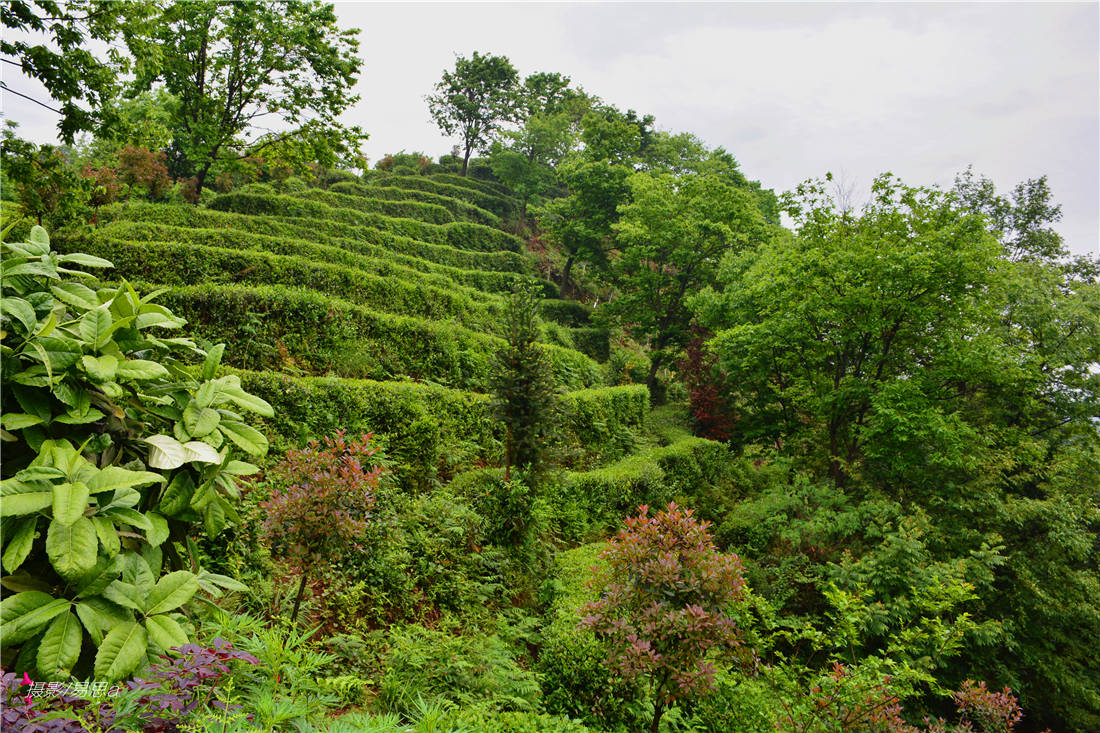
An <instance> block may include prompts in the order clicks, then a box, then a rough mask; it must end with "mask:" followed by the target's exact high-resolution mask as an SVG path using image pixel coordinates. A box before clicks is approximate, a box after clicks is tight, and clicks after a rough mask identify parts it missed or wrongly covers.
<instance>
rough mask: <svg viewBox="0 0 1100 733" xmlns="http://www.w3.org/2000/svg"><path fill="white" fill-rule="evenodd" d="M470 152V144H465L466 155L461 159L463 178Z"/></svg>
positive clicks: (467, 166) (468, 164)
mask: <svg viewBox="0 0 1100 733" xmlns="http://www.w3.org/2000/svg"><path fill="white" fill-rule="evenodd" d="M471 152H472V151H471V148H470V146H469V145H467V146H466V157H464V158H463V159H462V176H463V177H464V178H465V176H466V169H467V168H469V167H470V153H471Z"/></svg>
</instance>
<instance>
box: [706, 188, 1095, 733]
mask: <svg viewBox="0 0 1100 733" xmlns="http://www.w3.org/2000/svg"><path fill="white" fill-rule="evenodd" d="M873 194H874V199H873V200H872V202H871V203H870V205H869V206H868V207H867V208H866V209H865V210H864V211H863V212H861V213H859V214H855V213H853V212H851V211H840V210H838V209H837V208H836V206H835V205H834V204H833V203H832V202H831V201H830V200H829V199H828V197H827V196H826V195H825V187H824V183H823V182H817V183H812V184H808V185H804V186H802V187H800V188H799V190H798V196H791V197H788V198H787V200H786V202H785V203H786V206H787V208H788V212H789V213H790V214H791V215H792V217H793V218H794V220H795V222H796V230H795V233H794V236H793V237H790V238H777V239H775V240H773V241H772V242H771V243H770V244H769V245H768V246H766V247H764V248H762V249H761V250H760V251H759V252H757V253H753V254H750V255H745V256H741V257H731V258H730V259H728V260H727V261H726V262H725V263H724V265H723V268H722V272H721V273H720V280H721V282H722V284H723V287H722V289H721V290H720V291H719V292H712V293H709V294H706V295H704V296H701V297H700V298H699V299H698V300H697V309H698V312H699V314H700V317H701V319H702V320H703V322H704V323H705V324H706V325H707V326H709V327H710V328H712V329H713V330H714V331H715V333H716V336H715V338H714V339H713V340H712V341H711V344H710V345H711V348H712V349H713V350H714V352H715V353H716V354H717V355H718V357H719V361H720V363H721V365H722V367H723V368H724V370H725V372H726V374H727V375H728V383H729V384H731V385H734V394H733V398H734V399H735V400H736V401H737V404H738V406H739V410H740V414H739V419H738V421H737V424H736V428H735V432H736V433H737V435H736V436H735V441H736V442H738V443H760V444H765V445H772V446H778V447H779V450H780V451H781V452H782V453H784V454H786V455H787V456H789V458H790V459H791V460H793V461H795V462H796V463H797V464H798V465H800V466H801V467H802V468H804V469H806V470H808V471H809V472H811V474H813V475H815V476H816V477H827V478H828V484H829V485H831V486H832V488H833V492H834V493H835V495H836V501H838V502H840V503H841V504H847V505H849V510H850V511H851V512H852V513H853V514H851V515H849V518H848V520H847V521H846V522H841V521H837V522H836V526H837V528H841V527H847V530H848V537H847V538H836V539H839V540H840V541H839V542H837V541H833V540H831V541H829V542H828V543H827V545H826V546H828V547H831V548H833V551H834V552H840V551H841V550H847V551H849V552H850V553H851V554H852V555H853V557H854V558H856V559H857V562H856V564H855V565H853V566H852V571H853V572H856V571H855V568H857V567H860V566H861V565H862V566H863V568H864V569H863V570H862V571H859V572H865V573H867V575H866V576H865V577H877V578H881V579H883V581H880V582H885V581H888V580H889V579H890V578H898V577H909V576H910V575H912V573H913V572H914V571H913V570H906V571H903V570H901V569H900V568H898V567H897V566H896V565H894V564H891V565H887V566H886V568H885V569H884V567H883V566H882V565H879V563H880V562H882V561H883V560H889V559H890V558H891V557H893V558H895V559H894V560H893V561H891V562H892V563H896V559H897V558H903V557H905V556H909V557H919V556H920V555H921V554H923V555H925V556H926V558H927V563H928V564H933V563H948V564H951V563H958V564H960V565H968V564H969V565H970V566H971V575H969V576H968V577H967V578H966V580H967V581H969V582H971V583H973V585H974V586H975V588H976V591H977V595H978V597H977V598H976V599H974V600H973V601H972V602H971V603H970V604H969V606H968V610H969V611H970V612H971V613H972V614H973V616H974V618H975V620H977V621H980V622H982V624H983V628H988V626H986V623H987V622H989V621H994V622H996V624H997V625H996V628H997V629H998V631H997V633H995V634H985V635H983V636H980V637H975V639H974V640H973V644H972V648H971V649H970V650H968V660H967V664H963V663H962V662H961V661H960V662H959V663H957V664H956V665H954V666H953V667H952V669H951V671H950V674H951V675H954V677H955V678H956V679H955V681H956V683H959V682H961V681H962V680H964V679H966V677H968V676H970V677H982V678H985V679H988V680H995V681H996V683H997V684H1008V685H1010V686H1012V687H1013V689H1016V690H1018V691H1019V693H1020V698H1021V701H1022V702H1023V704H1024V707H1025V709H1028V710H1030V711H1032V715H1033V716H1034V718H1033V719H1034V720H1035V721H1036V722H1037V724H1038V725H1039V727H1042V725H1051V726H1054V727H1059V728H1072V729H1089V728H1091V727H1095V725H1096V724H1097V721H1098V720H1100V698H1098V696H1097V695H1096V694H1094V693H1093V692H1092V691H1093V690H1095V689H1098V688H1100V685H1098V682H1100V679H1098V676H1097V675H1098V671H1097V670H1096V669H1095V665H1090V663H1089V662H1088V661H1087V656H1088V655H1087V653H1086V652H1084V651H1083V650H1082V648H1081V645H1080V644H1079V641H1078V639H1079V638H1081V636H1082V635H1084V636H1088V637H1092V636H1096V635H1100V603H1098V602H1097V601H1096V599H1097V598H1098V597H1100V593H1098V591H1100V576H1098V573H1097V572H1096V567H1097V555H1096V553H1097V547H1096V544H1095V542H1094V539H1095V536H1096V534H1097V532H1098V530H1100V511H1098V508H1097V504H1096V495H1095V486H1096V484H1097V480H1098V478H1100V436H1098V434H1097V431H1096V426H1095V422H1094V421H1095V415H1096V414H1098V413H1100V374H1097V373H1096V371H1095V368H1094V365H1095V364H1096V363H1097V361H1098V360H1100V289H1098V286H1097V283H1096V277H1095V275H1096V264H1095V263H1090V262H1070V263H1059V262H1043V261H1042V260H1041V259H1036V258H1032V257H1024V258H1020V259H1019V260H1018V261H1014V257H1015V253H1014V251H1013V249H1012V248H1010V247H1005V245H1004V244H1002V243H1001V242H998V241H997V238H996V237H995V236H993V235H991V234H990V233H989V231H987V227H988V226H989V223H988V220H987V219H986V218H984V217H983V216H979V215H977V214H975V213H973V211H972V209H971V208H970V207H968V206H966V205H964V204H963V203H961V202H960V198H959V195H958V194H957V193H945V192H943V191H939V190H929V189H920V188H911V187H907V186H904V185H902V184H901V183H899V182H898V181H896V180H895V179H893V178H891V177H889V176H885V177H882V178H880V179H879V180H877V181H876V182H875V184H874V187H873ZM997 231H998V233H999V235H1000V236H1004V237H1013V236H1014V235H1013V234H1012V233H1011V232H1008V233H1005V232H1003V231H1001V230H997ZM879 500H886V501H888V502H893V503H895V504H894V506H895V507H896V509H895V510H893V511H895V512H901V513H902V514H908V515H913V516H925V515H926V516H927V517H928V521H929V526H930V527H931V528H934V529H932V530H929V531H928V532H927V537H926V538H924V539H922V540H920V543H919V544H917V543H915V541H914V540H913V539H912V538H909V539H907V540H906V541H905V542H904V543H900V542H899V543H897V544H896V545H895V549H892V550H888V551H886V548H885V547H884V548H882V549H883V550H884V551H885V554H884V555H883V556H882V557H881V558H876V555H877V554H878V550H876V549H875V546H876V545H877V543H868V541H867V540H868V539H869V535H870V534H871V532H872V531H874V532H881V531H882V530H881V529H875V530H872V526H873V525H871V524H870V523H869V522H868V521H867V519H866V518H864V519H860V520H859V523H857V524H851V523H850V522H851V520H852V519H853V518H854V517H859V516H864V517H866V516H867V514H866V513H867V512H868V509H869V507H870V506H871V502H873V501H879ZM819 514H820V512H818V511H814V512H811V516H809V517H807V518H806V519H805V520H804V522H803V521H802V520H799V521H795V522H791V523H790V527H789V528H788V529H787V530H784V531H785V532H786V534H785V535H784V539H783V542H784V543H786V542H788V541H789V535H791V533H796V532H798V531H802V530H799V529H796V528H797V527H798V526H799V525H803V526H804V527H805V528H806V529H809V528H812V527H813V526H816V525H819V524H820V521H819V520H818V519H817V516H818V515H819ZM817 547H818V548H820V547H821V545H820V544H819V545H817ZM918 551H919V552H918ZM815 552H816V553H818V556H819V557H822V553H821V550H820V549H819V550H815ZM825 557H828V555H825ZM983 557H984V558H986V559H987V560H988V562H983V563H979V564H978V565H974V564H973V561H974V560H975V559H979V558H983ZM837 560H838V561H839V559H837ZM822 562H824V560H822ZM983 564H984V565H985V569H984V570H983V569H982V567H981V566H982V565H983ZM876 565H877V567H876ZM885 590H886V592H885V593H884V599H888V598H890V597H893V598H895V599H900V598H903V597H904V595H905V589H904V588H902V587H895V588H893V589H890V588H888V586H887V587H886V588H885ZM883 603H884V604H885V608H884V610H886V616H887V618H890V617H892V616H893V615H895V614H896V613H900V612H901V610H902V609H903V607H904V604H903V603H897V601H890V600H884V601H883ZM803 610H804V611H805V610H806V609H803ZM1004 648H1011V649H1013V650H1014V652H1013V654H1012V655H1011V657H1008V656H1006V655H1004V654H1003V653H1002V652H1001V651H1000V650H1002V649H1004Z"/></svg>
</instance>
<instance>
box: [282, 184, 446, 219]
mask: <svg viewBox="0 0 1100 733" xmlns="http://www.w3.org/2000/svg"><path fill="white" fill-rule="evenodd" d="M344 185H353V184H349V183H345V184H344ZM298 197H299V198H303V199H307V200H309V201H320V202H321V203H323V204H328V205H329V206H332V207H335V208H342V209H357V210H359V211H366V212H371V213H376V214H384V215H386V216H392V217H396V218H401V219H417V220H419V221H425V222H428V223H429V224H448V223H450V222H452V221H454V220H455V218H454V215H453V214H451V212H450V211H449V210H447V209H446V208H444V207H442V206H439V205H438V204H427V203H423V202H421V201H411V200H398V201H392V200H387V199H381V198H364V197H363V196H349V195H348V194H345V193H339V192H335V191H322V190H320V189H313V190H311V191H305V192H303V193H301V194H298Z"/></svg>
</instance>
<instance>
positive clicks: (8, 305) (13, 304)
mask: <svg viewBox="0 0 1100 733" xmlns="http://www.w3.org/2000/svg"><path fill="white" fill-rule="evenodd" d="M0 312H3V313H7V314H8V315H9V316H11V317H12V318H14V319H15V320H17V321H19V322H20V323H21V324H23V328H24V329H25V330H26V331H27V333H34V327H35V326H37V325H38V316H37V315H36V314H35V312H34V306H32V305H31V304H30V303H28V302H27V301H25V300H23V299H22V298H16V297H14V296H11V297H7V298H3V299H2V300H0Z"/></svg>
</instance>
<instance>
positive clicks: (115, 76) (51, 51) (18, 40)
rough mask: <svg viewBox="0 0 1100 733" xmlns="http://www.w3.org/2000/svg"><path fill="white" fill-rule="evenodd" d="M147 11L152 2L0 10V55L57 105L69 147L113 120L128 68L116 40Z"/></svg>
mask: <svg viewBox="0 0 1100 733" xmlns="http://www.w3.org/2000/svg"><path fill="white" fill-rule="evenodd" d="M152 12H153V3H152V2H145V1H131V0H125V1H123V0H71V1H70V2H64V3H60V2H54V0H9V1H8V2H5V3H4V4H3V6H2V7H0V20H2V21H3V24H4V28H5V29H7V30H8V31H9V32H8V33H5V34H3V37H2V38H0V53H3V54H5V55H6V56H10V57H14V58H15V59H18V63H16V62H14V61H12V60H11V59H5V61H6V62H8V63H12V64H14V65H17V66H19V68H20V70H21V71H22V72H23V73H24V74H25V75H26V76H28V77H30V78H32V79H36V80H38V81H40V82H41V83H42V84H43V86H45V87H46V91H47V92H48V93H49V95H50V96H51V97H52V98H53V99H55V100H57V101H58V102H59V103H60V105H61V106H60V109H58V110H56V111H57V112H59V114H60V115H61V119H60V121H59V122H58V132H59V133H60V136H61V139H62V140H64V141H65V142H67V143H72V142H73V139H74V138H75V136H76V134H77V133H78V132H81V131H86V130H95V131H97V132H99V133H101V134H106V133H109V132H110V130H111V128H112V127H113V126H114V125H115V124H116V123H117V122H118V114H117V109H116V107H115V106H114V104H113V100H114V99H115V98H116V97H117V96H118V93H119V89H120V83H119V75H120V74H121V73H124V72H125V71H127V70H128V69H129V68H130V58H129V56H128V55H127V54H125V53H123V52H121V51H119V48H118V46H117V44H116V42H117V41H119V40H122V39H126V40H129V39H131V38H133V37H135V36H137V35H140V34H141V33H142V32H143V31H142V29H143V28H144V25H143V24H144V23H145V21H146V20H147V19H148V18H149V16H150V15H151V14H152ZM11 31H15V32H11ZM42 36H45V37H44V38H43V37H42ZM93 42H101V43H106V44H108V47H107V50H106V52H105V53H98V52H96V51H94V50H93V49H92V48H91V44H92V43H93Z"/></svg>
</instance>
